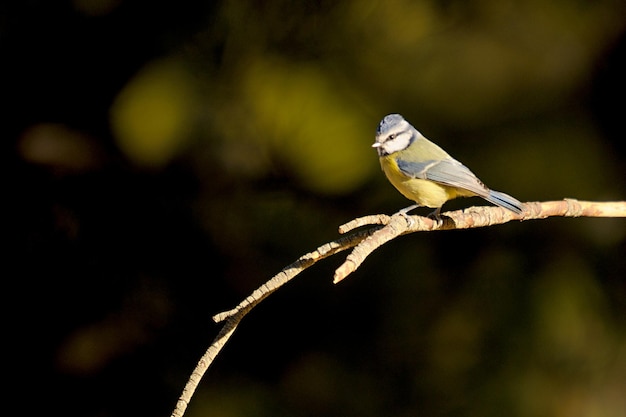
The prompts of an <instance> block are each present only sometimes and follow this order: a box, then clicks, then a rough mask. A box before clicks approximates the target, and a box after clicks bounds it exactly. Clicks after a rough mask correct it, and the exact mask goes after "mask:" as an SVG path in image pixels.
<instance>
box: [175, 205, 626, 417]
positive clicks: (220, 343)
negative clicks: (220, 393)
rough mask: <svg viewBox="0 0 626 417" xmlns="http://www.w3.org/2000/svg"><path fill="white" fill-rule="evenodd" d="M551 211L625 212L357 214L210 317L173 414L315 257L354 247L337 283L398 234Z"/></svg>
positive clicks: (596, 212) (615, 213) (602, 210)
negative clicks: (238, 332)
mask: <svg viewBox="0 0 626 417" xmlns="http://www.w3.org/2000/svg"><path fill="white" fill-rule="evenodd" d="M551 216H562V217H583V216H584V217H626V202H624V201H620V202H601V203H597V202H590V201H578V200H573V199H565V200H560V201H548V202H543V203H541V202H532V203H525V209H524V213H523V214H522V215H516V214H514V213H512V212H511V211H509V210H506V209H503V208H500V207H493V206H489V207H472V208H469V209H466V210H459V211H452V212H447V213H443V214H442V215H441V217H442V221H437V220H433V219H430V218H428V217H421V216H407V215H402V214H396V215H393V216H387V215H384V214H379V215H371V216H365V217H361V218H357V219H354V220H352V221H350V222H348V223H346V224H344V225H342V226H340V227H339V233H341V234H345V233H348V232H350V231H352V230H354V229H356V228H358V227H362V226H369V225H374V227H370V228H369V229H364V230H360V231H357V232H354V233H352V234H350V235H347V236H345V237H342V238H340V239H337V240H335V241H333V242H330V243H326V244H324V245H322V246H320V247H318V248H317V249H315V250H314V251H313V252H310V253H307V254H306V255H304V256H302V257H300V258H299V259H298V260H296V261H295V262H294V263H292V264H291V265H289V266H287V267H285V268H284V269H283V270H282V271H280V272H279V273H278V274H276V275H275V276H273V277H272V278H271V279H270V280H269V281H267V282H266V283H265V284H263V285H261V286H260V287H259V288H257V289H256V290H254V291H253V292H252V294H250V295H249V296H248V297H246V298H245V299H244V300H243V301H242V302H241V303H239V305H238V306H237V307H235V308H234V309H232V310H228V311H224V312H222V313H219V314H216V315H215V316H213V320H214V321H215V322H216V323H219V322H222V321H224V326H223V327H222V329H221V330H220V332H219V334H218V335H217V336H216V337H215V339H214V340H213V342H212V343H211V346H210V347H209V348H208V349H207V351H206V352H205V354H204V355H203V356H202V358H201V359H200V361H199V362H198V364H197V365H196V367H195V369H194V370H193V372H192V374H191V376H190V377H189V380H188V382H187V384H186V385H185V388H184V389H183V392H182V394H181V396H180V398H179V399H178V402H177V403H176V408H175V409H174V411H173V412H172V417H182V416H183V415H184V413H185V410H186V409H187V405H188V404H189V401H190V400H191V397H192V396H193V394H194V392H195V390H196V388H197V387H198V384H199V383H200V380H201V379H202V377H203V375H204V374H205V372H206V370H207V369H208V368H209V366H210V365H211V363H212V362H213V361H214V360H215V358H216V357H217V355H218V354H219V352H220V351H221V350H222V348H223V347H224V345H225V344H226V342H227V341H228V339H229V338H230V337H231V336H232V335H233V333H234V332H235V329H236V328H237V326H238V325H239V322H241V320H242V319H243V317H244V316H245V315H246V314H248V312H250V310H251V309H252V308H254V307H255V306H256V305H257V304H259V303H260V302H261V301H263V300H264V299H265V298H266V297H267V296H269V295H270V294H271V293H273V292H274V291H276V290H277V289H278V288H280V287H281V286H283V285H284V284H286V283H287V282H289V281H290V280H291V279H293V278H294V277H296V276H297V275H298V274H299V273H300V272H302V271H304V270H305V269H307V268H308V267H310V266H312V265H314V264H315V263H316V262H318V261H320V260H322V259H325V258H327V257H329V256H331V255H334V254H336V253H338V252H341V251H343V250H346V249H350V248H354V250H353V251H352V252H351V253H350V254H349V255H348V256H347V258H346V260H345V262H344V263H343V264H342V265H341V266H340V267H339V268H337V270H336V271H335V276H334V282H335V283H337V282H339V281H341V280H343V279H344V278H346V277H347V276H348V275H350V274H351V273H352V272H354V271H355V270H356V269H357V268H358V267H359V266H360V265H361V264H362V263H363V261H364V260H365V258H367V256H369V254H371V253H372V252H373V251H374V250H376V249H377V248H379V247H380V246H382V245H384V244H385V243H387V242H389V241H390V240H392V239H394V238H396V237H398V236H401V235H405V234H408V233H414V232H421V231H433V230H452V229H471V228H476V227H485V226H492V225H496V224H503V223H507V222H509V221H511V220H519V221H524V220H535V219H544V218H546V217H551Z"/></svg>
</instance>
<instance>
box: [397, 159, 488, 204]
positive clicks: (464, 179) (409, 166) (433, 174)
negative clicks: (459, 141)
mask: <svg viewBox="0 0 626 417" xmlns="http://www.w3.org/2000/svg"><path fill="white" fill-rule="evenodd" d="M396 162H397V164H398V168H399V169H400V171H402V173H404V175H407V176H409V177H412V178H419V179H423V180H430V181H435V182H438V183H440V184H443V185H447V186H449V187H456V188H461V189H464V190H467V191H470V192H472V193H474V194H476V195H478V196H481V197H485V196H488V195H489V189H488V188H487V187H486V186H485V184H483V183H482V182H481V181H480V180H479V179H478V178H477V177H476V175H474V174H473V173H472V171H470V170H469V168H467V167H466V166H465V165H463V164H462V163H460V162H459V161H457V160H456V159H453V158H446V159H442V160H438V161H424V162H409V161H404V160H401V159H397V160H396Z"/></svg>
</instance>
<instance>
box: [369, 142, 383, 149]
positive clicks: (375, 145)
mask: <svg viewBox="0 0 626 417" xmlns="http://www.w3.org/2000/svg"><path fill="white" fill-rule="evenodd" d="M381 146H383V144H382V143H380V142H374V143H373V144H372V148H380V147H381Z"/></svg>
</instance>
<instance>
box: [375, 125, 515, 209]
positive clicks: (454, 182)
mask: <svg viewBox="0 0 626 417" xmlns="http://www.w3.org/2000/svg"><path fill="white" fill-rule="evenodd" d="M372 147H374V148H376V150H377V151H378V156H379V159H380V165H381V167H382V169H383V172H384V173H385V175H386V176H387V179H389V182H391V184H393V186H394V187H396V188H397V189H398V191H400V193H402V195H404V196H405V197H406V198H408V199H409V200H413V201H415V202H416V203H417V205H413V206H410V207H407V208H406V209H404V210H401V211H400V212H401V213H403V214H406V212H408V211H409V210H412V209H414V208H415V207H419V206H426V207H431V208H435V209H436V210H435V211H434V213H433V214H434V216H435V217H437V218H438V217H439V212H440V211H441V206H443V204H444V203H445V202H446V201H448V200H451V199H453V198H456V197H471V196H479V197H482V198H484V199H485V200H487V201H489V202H490V203H493V204H495V205H496V206H500V207H504V208H506V209H509V210H511V211H512V212H514V213H515V214H522V210H523V207H524V206H523V204H522V203H521V202H519V201H517V200H516V199H515V198H513V197H511V196H510V195H507V194H504V193H501V192H498V191H493V190H490V189H489V188H487V187H486V186H485V184H483V183H482V182H481V181H480V180H479V179H478V178H477V177H476V175H474V174H473V173H472V171H470V170H469V169H468V168H467V167H466V166H465V165H463V164H462V163H460V162H459V161H457V160H456V159H454V158H452V157H451V156H450V155H448V154H447V153H446V151H444V150H443V149H441V148H440V147H439V146H437V145H435V144H434V143H432V142H431V141H429V140H428V139H426V138H425V137H424V136H423V135H422V134H421V133H420V132H418V130H417V129H415V128H414V127H413V126H411V124H410V123H409V122H407V121H406V120H404V118H403V117H402V116H400V115H399V114H390V115H388V116H385V118H384V119H383V120H382V121H381V122H380V125H379V126H378V129H377V131H376V142H375V143H374V144H373V145H372Z"/></svg>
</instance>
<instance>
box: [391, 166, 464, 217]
mask: <svg viewBox="0 0 626 417" xmlns="http://www.w3.org/2000/svg"><path fill="white" fill-rule="evenodd" d="M380 165H381V167H382V168H383V172H384V173H385V175H386V176H387V179H388V180H389V182H391V184H393V186H394V187H396V189H397V190H398V191H400V193H402V195H403V196H405V197H406V198H408V199H409V200H413V201H415V202H416V203H417V204H419V205H420V206H425V207H431V208H438V207H441V206H442V205H443V203H445V202H446V201H448V200H451V199H453V198H455V197H457V196H458V195H459V193H457V190H456V189H455V188H453V187H448V186H445V185H441V184H438V183H436V182H433V181H428V180H421V179H417V178H411V177H407V176H406V175H404V174H403V173H402V171H400V169H399V168H398V164H397V163H396V160H395V158H393V156H391V155H388V156H384V157H382V158H380Z"/></svg>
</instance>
